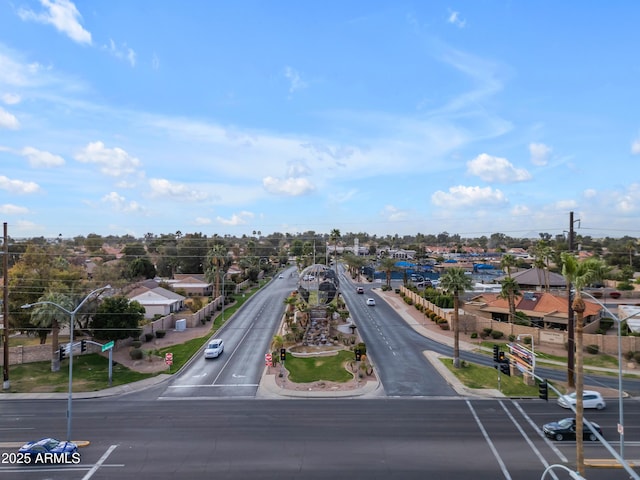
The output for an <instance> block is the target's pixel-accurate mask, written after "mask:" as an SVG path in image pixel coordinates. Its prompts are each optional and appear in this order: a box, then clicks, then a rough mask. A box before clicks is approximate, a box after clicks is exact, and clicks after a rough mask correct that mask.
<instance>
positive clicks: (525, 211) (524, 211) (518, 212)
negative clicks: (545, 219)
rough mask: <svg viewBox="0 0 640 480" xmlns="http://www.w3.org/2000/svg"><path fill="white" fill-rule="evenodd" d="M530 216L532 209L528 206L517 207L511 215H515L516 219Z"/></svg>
mask: <svg viewBox="0 0 640 480" xmlns="http://www.w3.org/2000/svg"><path fill="white" fill-rule="evenodd" d="M530 214H531V209H530V208H529V207H527V206H526V205H516V206H514V207H513V208H512V209H511V215H513V216H514V217H521V216H525V215H530Z"/></svg>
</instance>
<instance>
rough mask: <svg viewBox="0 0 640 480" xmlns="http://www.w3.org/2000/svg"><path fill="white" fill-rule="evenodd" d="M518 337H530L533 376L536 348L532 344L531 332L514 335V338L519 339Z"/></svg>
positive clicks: (534, 373) (533, 372)
mask: <svg viewBox="0 0 640 480" xmlns="http://www.w3.org/2000/svg"><path fill="white" fill-rule="evenodd" d="M520 337H530V338H531V373H532V374H533V376H534V377H535V375H536V349H535V347H534V345H533V335H532V334H531V333H521V334H520V335H518V336H517V337H516V340H520Z"/></svg>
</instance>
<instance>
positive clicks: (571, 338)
mask: <svg viewBox="0 0 640 480" xmlns="http://www.w3.org/2000/svg"><path fill="white" fill-rule="evenodd" d="M569 253H573V212H569ZM567 302H568V303H567V386H568V387H569V388H575V386H576V380H575V372H576V370H575V368H576V367H575V358H576V343H575V341H576V340H575V338H576V337H575V321H574V318H573V306H572V302H573V294H572V293H571V283H568V284H567Z"/></svg>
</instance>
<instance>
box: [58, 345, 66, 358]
mask: <svg viewBox="0 0 640 480" xmlns="http://www.w3.org/2000/svg"><path fill="white" fill-rule="evenodd" d="M64 356H65V353H64V347H60V348H59V349H58V358H59V359H60V361H62V360H64Z"/></svg>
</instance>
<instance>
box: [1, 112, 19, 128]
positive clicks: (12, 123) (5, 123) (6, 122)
mask: <svg viewBox="0 0 640 480" xmlns="http://www.w3.org/2000/svg"><path fill="white" fill-rule="evenodd" d="M0 128H8V129H9V130H18V129H19V128H20V122H19V121H18V119H17V118H16V117H15V115H13V114H11V113H9V112H7V111H6V110H5V109H3V108H2V107H0Z"/></svg>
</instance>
